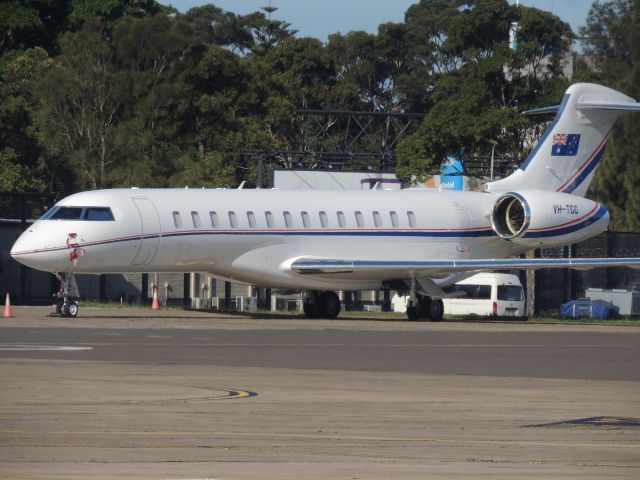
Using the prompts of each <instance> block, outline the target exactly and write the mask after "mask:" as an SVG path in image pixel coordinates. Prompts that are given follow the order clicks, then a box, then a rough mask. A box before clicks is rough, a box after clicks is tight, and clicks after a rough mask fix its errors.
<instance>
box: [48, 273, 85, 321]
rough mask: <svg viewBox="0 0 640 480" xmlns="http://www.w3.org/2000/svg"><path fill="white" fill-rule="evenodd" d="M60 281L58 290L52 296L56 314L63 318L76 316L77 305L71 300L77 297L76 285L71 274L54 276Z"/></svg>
mask: <svg viewBox="0 0 640 480" xmlns="http://www.w3.org/2000/svg"><path fill="white" fill-rule="evenodd" d="M56 277H58V279H59V280H60V290H59V291H58V292H57V293H56V294H55V295H54V303H55V306H56V313H58V314H60V315H62V316H63V317H75V316H77V315H78V304H77V303H76V302H75V300H74V299H73V298H74V297H76V298H77V297H79V296H80V295H79V292H78V284H77V283H76V279H75V276H74V275H73V273H67V272H60V273H57V274H56Z"/></svg>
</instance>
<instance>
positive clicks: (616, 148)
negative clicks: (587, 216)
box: [580, 0, 640, 232]
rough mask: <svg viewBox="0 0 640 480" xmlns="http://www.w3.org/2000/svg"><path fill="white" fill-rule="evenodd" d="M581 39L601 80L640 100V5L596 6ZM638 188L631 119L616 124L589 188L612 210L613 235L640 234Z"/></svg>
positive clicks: (637, 148) (624, 0) (639, 154)
mask: <svg viewBox="0 0 640 480" xmlns="http://www.w3.org/2000/svg"><path fill="white" fill-rule="evenodd" d="M580 34H581V36H582V37H583V38H584V50H585V55H587V56H588V57H589V58H591V59H592V61H593V64H594V67H595V73H596V76H597V79H598V80H599V81H600V82H602V83H604V84H606V85H608V86H610V87H612V88H615V89H617V90H621V91H623V92H625V93H626V94H627V95H630V96H632V97H634V98H640V1H639V0H610V1H597V2H595V3H594V4H593V6H592V7H591V10H590V11H589V15H588V16H587V24H586V25H585V26H584V27H583V28H582V29H581V30H580ZM639 186H640V119H639V118H638V116H637V114H627V115H625V116H624V117H623V118H622V119H620V120H618V122H617V123H616V126H615V127H614V130H613V134H612V136H611V138H610V139H609V142H608V145H607V149H606V151H605V154H604V156H603V159H602V163H601V165H600V166H599V167H598V169H597V170H596V174H595V177H594V181H593V183H592V184H591V192H592V193H593V194H594V195H595V197H596V198H598V199H599V200H600V201H602V202H603V203H604V204H605V205H606V206H607V208H608V209H609V213H610V215H611V224H610V227H611V228H612V229H613V230H617V231H635V232H637V231H640V188H639Z"/></svg>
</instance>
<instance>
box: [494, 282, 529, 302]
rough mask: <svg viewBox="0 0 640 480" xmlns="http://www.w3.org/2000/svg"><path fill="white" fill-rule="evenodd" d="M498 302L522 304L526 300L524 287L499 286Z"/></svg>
mask: <svg viewBox="0 0 640 480" xmlns="http://www.w3.org/2000/svg"><path fill="white" fill-rule="evenodd" d="M498 300H506V301H508V302H521V301H522V300H524V292H523V291H522V287H521V286H519V285H498Z"/></svg>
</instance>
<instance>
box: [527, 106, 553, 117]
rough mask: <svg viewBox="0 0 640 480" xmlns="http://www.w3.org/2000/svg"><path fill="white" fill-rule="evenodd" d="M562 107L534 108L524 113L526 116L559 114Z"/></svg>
mask: <svg viewBox="0 0 640 480" xmlns="http://www.w3.org/2000/svg"><path fill="white" fill-rule="evenodd" d="M559 109H560V105H551V106H550V107H542V108H533V109H531V110H525V111H524V112H522V113H523V114H524V115H540V114H542V113H557V112H558V110H559Z"/></svg>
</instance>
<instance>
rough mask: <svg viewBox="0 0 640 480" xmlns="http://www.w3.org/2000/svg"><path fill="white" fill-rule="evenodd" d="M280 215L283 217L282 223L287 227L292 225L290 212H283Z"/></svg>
mask: <svg viewBox="0 0 640 480" xmlns="http://www.w3.org/2000/svg"><path fill="white" fill-rule="evenodd" d="M282 216H283V217H284V225H285V227H287V228H291V227H293V218H291V213H289V212H283V214H282Z"/></svg>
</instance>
